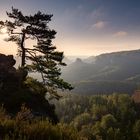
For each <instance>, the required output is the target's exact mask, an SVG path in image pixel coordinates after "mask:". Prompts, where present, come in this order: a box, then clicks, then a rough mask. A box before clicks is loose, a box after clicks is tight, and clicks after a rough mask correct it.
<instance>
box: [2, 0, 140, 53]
mask: <svg viewBox="0 0 140 140" xmlns="http://www.w3.org/2000/svg"><path fill="white" fill-rule="evenodd" d="M12 6H13V7H14V8H18V9H19V10H21V11H22V12H23V14H25V15H28V14H33V13H35V12H37V11H38V10H40V11H42V12H44V13H49V14H53V15H54V16H53V18H52V21H51V22H50V24H49V25H50V27H51V29H55V30H56V31H57V35H56V39H55V40H54V44H55V45H56V46H57V48H58V50H60V51H64V53H65V55H78V56H79V55H82V56H83V55H87V56H91V55H98V54H101V53H105V52H114V51H122V50H135V49H139V48H140V39H139V38H140V18H139V16H140V0H69V1H68V0H0V10H1V12H0V20H4V19H6V14H5V12H6V11H11V7H12ZM4 37H6V35H0V46H1V47H0V53H6V54H16V50H17V47H16V45H15V44H13V43H10V42H8V43H7V42H4V41H3V39H4ZM29 45H30V44H29Z"/></svg>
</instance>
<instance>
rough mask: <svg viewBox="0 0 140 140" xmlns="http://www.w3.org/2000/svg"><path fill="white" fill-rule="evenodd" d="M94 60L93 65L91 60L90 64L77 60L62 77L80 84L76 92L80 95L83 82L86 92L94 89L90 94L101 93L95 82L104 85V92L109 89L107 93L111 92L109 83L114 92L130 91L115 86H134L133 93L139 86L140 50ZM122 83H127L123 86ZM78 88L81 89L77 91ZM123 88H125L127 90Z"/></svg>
mask: <svg viewBox="0 0 140 140" xmlns="http://www.w3.org/2000/svg"><path fill="white" fill-rule="evenodd" d="M91 58H92V57H91ZM93 58H94V59H93V63H91V61H90V60H91V59H90V60H89V61H90V63H88V62H86V61H83V60H81V59H77V60H76V61H75V62H73V63H71V64H70V65H68V66H67V67H65V68H64V69H63V72H62V76H63V78H64V79H65V80H67V81H69V82H72V83H75V82H76V83H79V85H80V86H78V84H76V88H75V91H76V92H78V93H79V91H81V88H82V87H83V86H81V82H83V81H84V82H86V86H85V85H84V89H83V90H85V92H86V91H87V89H93V90H90V94H91V92H95V93H98V91H99V92H100V91H101V88H102V86H99V90H97V88H96V90H95V89H94V88H93V87H94V85H95V82H96V84H97V83H98V85H100V84H99V83H100V82H102V83H104V85H105V86H104V90H106V89H107V90H106V92H107V91H109V87H108V85H109V84H108V83H109V82H110V83H113V84H114V85H112V84H110V86H111V87H110V88H112V91H114V92H127V91H128V90H127V88H126V87H125V86H122V88H121V89H122V90H120V89H119V87H121V86H118V88H117V86H115V85H118V83H119V84H120V85H124V84H125V85H128V84H129V86H130V84H131V85H133V86H130V87H133V88H132V90H131V92H132V91H133V90H134V89H135V88H136V87H137V86H138V85H139V83H140V50H133V51H122V52H114V53H106V54H101V55H99V56H96V57H93ZM87 60H88V59H87ZM122 82H126V83H123V84H122ZM91 83H93V84H91ZM74 85H75V84H74ZM82 85H83V84H82ZM78 87H79V89H77V88H78ZM123 87H125V90H124V89H123ZM128 89H129V87H128ZM83 90H82V91H83ZM83 92H84V91H83ZM129 93H130V90H129Z"/></svg>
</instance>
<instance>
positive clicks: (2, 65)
mask: <svg viewBox="0 0 140 140" xmlns="http://www.w3.org/2000/svg"><path fill="white" fill-rule="evenodd" d="M15 63H16V61H15V59H14V58H13V55H7V56H6V55H4V54H0V89H3V88H13V87H17V86H18V85H19V79H20V78H19V77H20V76H19V74H18V72H17V70H16V69H15V68H14V65H15Z"/></svg>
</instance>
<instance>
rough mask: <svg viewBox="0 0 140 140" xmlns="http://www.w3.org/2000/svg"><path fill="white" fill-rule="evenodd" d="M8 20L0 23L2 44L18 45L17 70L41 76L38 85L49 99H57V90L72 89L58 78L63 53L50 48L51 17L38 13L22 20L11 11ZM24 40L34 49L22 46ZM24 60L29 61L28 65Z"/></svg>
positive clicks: (51, 37) (17, 13) (20, 16)
mask: <svg viewBox="0 0 140 140" xmlns="http://www.w3.org/2000/svg"><path fill="white" fill-rule="evenodd" d="M7 16H8V17H9V18H10V20H6V21H0V29H2V28H6V29H7V33H8V35H9V37H8V38H7V39H6V41H12V42H15V43H16V44H17V45H18V54H19V56H21V68H22V69H25V68H28V71H32V72H38V73H40V74H41V77H42V83H43V85H44V86H45V87H46V89H47V92H48V93H50V95H52V96H54V97H56V98H59V95H58V94H57V89H62V90H64V89H69V90H71V89H72V86H71V85H70V84H69V83H67V82H65V81H64V80H63V79H61V78H60V76H61V69H60V66H61V65H63V66H65V63H63V62H62V60H63V57H64V56H63V52H58V51H56V47H55V46H54V45H53V44H52V39H54V38H55V35H56V31H55V30H52V29H50V28H49V26H48V23H49V22H50V21H51V18H52V16H53V15H50V14H44V13H42V12H40V11H38V12H37V13H36V14H34V15H29V16H24V15H23V14H22V12H21V11H19V10H18V9H15V8H13V7H12V11H11V12H7ZM27 40H34V41H35V42H36V45H34V46H30V44H27V45H28V47H27V45H26V41H27ZM27 60H30V61H31V64H30V65H29V64H28V62H29V61H27Z"/></svg>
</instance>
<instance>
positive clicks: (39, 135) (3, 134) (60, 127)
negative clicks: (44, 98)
mask: <svg viewBox="0 0 140 140" xmlns="http://www.w3.org/2000/svg"><path fill="white" fill-rule="evenodd" d="M0 110H1V114H5V118H2V116H0V139H3V140H38V139H40V140H46V139H48V140H80V139H81V138H80V136H79V134H78V132H77V131H76V130H75V129H74V128H73V127H71V126H68V125H66V124H57V125H53V124H52V123H50V122H49V121H48V120H46V119H39V118H35V117H32V119H31V117H29V116H31V115H32V114H31V111H30V109H28V108H26V107H25V105H23V106H22V107H21V111H20V112H18V113H17V115H16V116H15V117H14V118H10V117H7V114H6V113H5V110H4V109H3V107H2V108H0Z"/></svg>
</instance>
